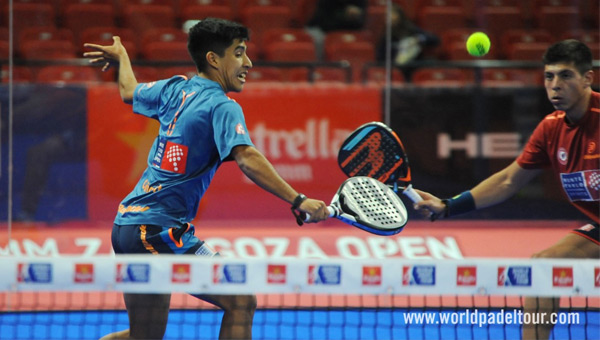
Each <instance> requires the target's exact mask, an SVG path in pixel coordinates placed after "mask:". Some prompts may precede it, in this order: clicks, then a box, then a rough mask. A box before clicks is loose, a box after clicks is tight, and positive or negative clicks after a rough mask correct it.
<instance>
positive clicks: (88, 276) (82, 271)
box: [73, 263, 94, 283]
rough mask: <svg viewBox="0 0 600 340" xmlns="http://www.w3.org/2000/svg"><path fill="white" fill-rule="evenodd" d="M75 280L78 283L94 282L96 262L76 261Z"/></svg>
mask: <svg viewBox="0 0 600 340" xmlns="http://www.w3.org/2000/svg"><path fill="white" fill-rule="evenodd" d="M73 281H74V282H76V283H92V282H94V264H92V263H76V264H75V277H74V278H73Z"/></svg>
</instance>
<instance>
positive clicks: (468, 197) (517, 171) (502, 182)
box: [415, 161, 541, 219]
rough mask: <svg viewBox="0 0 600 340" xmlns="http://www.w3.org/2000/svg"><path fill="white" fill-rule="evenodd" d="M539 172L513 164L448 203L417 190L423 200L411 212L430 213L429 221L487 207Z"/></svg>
mask: <svg viewBox="0 0 600 340" xmlns="http://www.w3.org/2000/svg"><path fill="white" fill-rule="evenodd" d="M540 172H541V170H528V169H524V168H521V167H520V166H519V164H518V163H517V162H516V161H514V162H512V163H511V164H510V165H509V166H507V167H506V168H504V169H502V170H500V171H498V172H497V173H495V174H493V175H492V176H490V177H488V178H487V179H485V180H483V181H482V182H481V183H479V184H478V185H476V186H475V187H474V188H473V189H471V190H469V191H465V192H463V193H462V194H460V195H457V196H455V197H453V198H450V199H448V200H441V199H439V198H437V197H435V196H433V195H431V194H429V193H426V192H423V191H420V190H417V193H418V194H419V195H420V196H421V197H422V198H423V201H421V202H418V203H415V210H417V211H419V212H420V213H421V214H422V215H423V216H425V217H429V215H430V213H433V215H434V218H433V219H437V218H440V217H448V216H453V215H458V214H461V213H465V212H468V211H471V210H475V209H481V208H485V207H489V206H492V205H495V204H498V203H501V202H504V201H505V200H507V199H509V198H510V197H512V196H513V195H514V194H516V193H517V192H518V191H519V190H520V189H521V188H522V187H524V186H525V185H526V184H527V183H529V182H530V181H531V180H532V179H533V178H534V177H536V176H537V175H538V174H539V173H540Z"/></svg>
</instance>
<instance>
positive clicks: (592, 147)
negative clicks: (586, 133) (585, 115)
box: [587, 141, 596, 154]
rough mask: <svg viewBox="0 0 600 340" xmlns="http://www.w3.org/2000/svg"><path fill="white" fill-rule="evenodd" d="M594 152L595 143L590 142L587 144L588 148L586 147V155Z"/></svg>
mask: <svg viewBox="0 0 600 340" xmlns="http://www.w3.org/2000/svg"><path fill="white" fill-rule="evenodd" d="M594 151H596V142H594V141H591V142H589V144H588V147H587V153H588V154H592V153H594Z"/></svg>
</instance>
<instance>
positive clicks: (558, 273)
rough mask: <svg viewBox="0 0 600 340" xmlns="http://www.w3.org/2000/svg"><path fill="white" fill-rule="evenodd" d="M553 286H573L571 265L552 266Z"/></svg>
mask: <svg viewBox="0 0 600 340" xmlns="http://www.w3.org/2000/svg"><path fill="white" fill-rule="evenodd" d="M552 286H553V287H573V267H552Z"/></svg>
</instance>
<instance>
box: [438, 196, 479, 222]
mask: <svg viewBox="0 0 600 340" xmlns="http://www.w3.org/2000/svg"><path fill="white" fill-rule="evenodd" d="M444 203H445V204H446V210H445V213H444V217H450V216H456V215H460V214H464V213H467V212H469V211H473V210H475V209H476V207H475V199H473V195H471V192H470V191H465V192H463V193H461V194H459V195H456V196H454V197H452V198H451V199H449V200H444Z"/></svg>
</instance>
